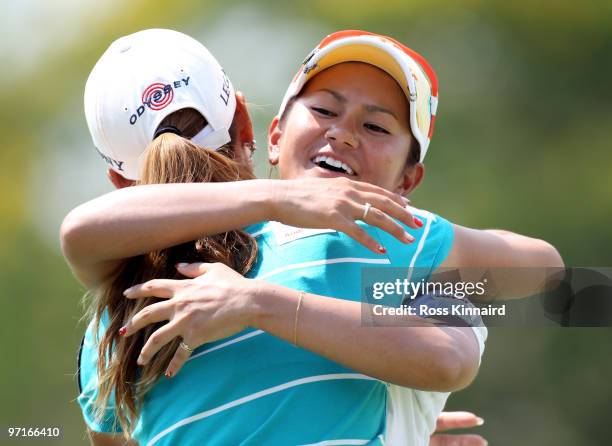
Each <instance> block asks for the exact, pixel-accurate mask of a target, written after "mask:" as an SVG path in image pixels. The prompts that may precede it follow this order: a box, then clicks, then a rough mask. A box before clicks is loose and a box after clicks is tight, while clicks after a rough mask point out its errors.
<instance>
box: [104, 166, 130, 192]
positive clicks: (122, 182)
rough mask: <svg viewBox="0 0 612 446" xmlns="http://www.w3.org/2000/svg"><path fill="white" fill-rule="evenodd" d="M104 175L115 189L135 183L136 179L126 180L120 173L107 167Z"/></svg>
mask: <svg viewBox="0 0 612 446" xmlns="http://www.w3.org/2000/svg"><path fill="white" fill-rule="evenodd" d="M106 176H107V177H108V179H109V180H110V182H111V183H113V185H114V186H115V187H116V188H117V189H123V188H124V187H130V186H133V185H134V184H135V183H136V181H134V180H128V179H127V178H125V177H124V176H123V175H121V174H120V173H117V172H115V171H114V170H113V169H108V170H107V171H106Z"/></svg>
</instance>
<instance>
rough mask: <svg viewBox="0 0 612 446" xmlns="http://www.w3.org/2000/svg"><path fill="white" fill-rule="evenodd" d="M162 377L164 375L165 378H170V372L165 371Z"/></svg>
mask: <svg viewBox="0 0 612 446" xmlns="http://www.w3.org/2000/svg"><path fill="white" fill-rule="evenodd" d="M164 375H166V378H172V372H171V371H170V370H166V373H164Z"/></svg>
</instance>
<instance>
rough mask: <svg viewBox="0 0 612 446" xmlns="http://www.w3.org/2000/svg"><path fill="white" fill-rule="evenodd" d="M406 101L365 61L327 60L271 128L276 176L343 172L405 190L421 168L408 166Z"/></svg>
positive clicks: (409, 138) (415, 180) (329, 175)
mask: <svg viewBox="0 0 612 446" xmlns="http://www.w3.org/2000/svg"><path fill="white" fill-rule="evenodd" d="M412 138H413V137H412V135H411V133H410V130H409V114H408V102H407V99H406V96H405V95H404V93H403V92H402V90H401V89H400V87H399V85H398V84H397V83H396V82H395V80H394V79H393V78H392V77H391V76H389V75H388V74H387V73H385V72H384V71H382V70H380V69H378V68H376V67H374V66H372V65H368V64H365V63H359V62H347V63H341V64H338V65H334V66H332V67H330V68H328V69H326V70H324V71H322V72H321V73H319V74H318V75H317V76H316V77H314V78H313V79H312V80H310V81H309V82H308V84H307V85H306V86H305V88H304V90H303V91H302V92H301V93H300V95H299V96H298V97H297V98H296V99H295V100H294V102H293V104H292V106H291V108H290V109H289V110H288V111H287V113H286V116H285V117H284V118H283V122H281V123H280V124H278V121H277V120H275V122H273V123H272V126H271V128H270V146H269V150H270V160H271V162H273V163H274V162H275V161H277V162H278V164H279V167H280V176H281V178H283V179H295V178H303V177H322V178H332V177H338V176H345V177H348V178H351V179H353V180H358V181H365V182H368V183H371V184H375V185H378V186H381V187H384V188H385V189H388V190H391V191H395V192H399V193H406V192H408V191H410V190H411V189H413V188H414V187H415V186H416V185H417V184H418V182H420V179H421V177H422V174H423V167H422V165H421V164H417V165H415V166H407V160H408V154H409V150H410V147H411V142H412Z"/></svg>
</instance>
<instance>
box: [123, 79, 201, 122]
mask: <svg viewBox="0 0 612 446" xmlns="http://www.w3.org/2000/svg"><path fill="white" fill-rule="evenodd" d="M189 79H190V77H189V76H187V77H185V78H181V79H179V80H176V81H174V82H171V83H169V84H164V83H161V82H155V83H153V84H151V85H149V86H148V87H147V88H145V90H144V91H143V92H142V96H141V101H142V104H141V105H140V106H139V107H138V108H137V109H136V111H135V112H134V113H132V114H131V115H130V124H132V125H134V124H136V121H138V118H140V117H141V116H142V115H143V113H144V112H145V110H146V108H145V106H147V107H148V108H150V109H151V110H153V111H158V110H162V109H164V108H165V107H166V106H167V105H168V104H170V103H171V102H172V100H173V99H174V90H175V89H177V88H182V87H187V86H189Z"/></svg>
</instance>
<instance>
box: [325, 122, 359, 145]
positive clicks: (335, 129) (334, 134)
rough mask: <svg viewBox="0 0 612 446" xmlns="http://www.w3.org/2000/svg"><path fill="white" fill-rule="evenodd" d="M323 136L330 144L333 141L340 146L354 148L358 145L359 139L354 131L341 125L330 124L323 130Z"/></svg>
mask: <svg viewBox="0 0 612 446" xmlns="http://www.w3.org/2000/svg"><path fill="white" fill-rule="evenodd" d="M325 138H326V139H327V140H328V141H329V142H330V145H332V144H333V143H335V144H337V145H339V146H341V147H342V148H351V149H355V148H357V146H358V145H359V140H358V138H357V136H356V135H355V133H354V132H352V131H351V130H350V129H349V128H348V127H347V126H343V125H332V126H331V127H330V128H328V129H327V131H326V132H325ZM332 142H333V143H332Z"/></svg>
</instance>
